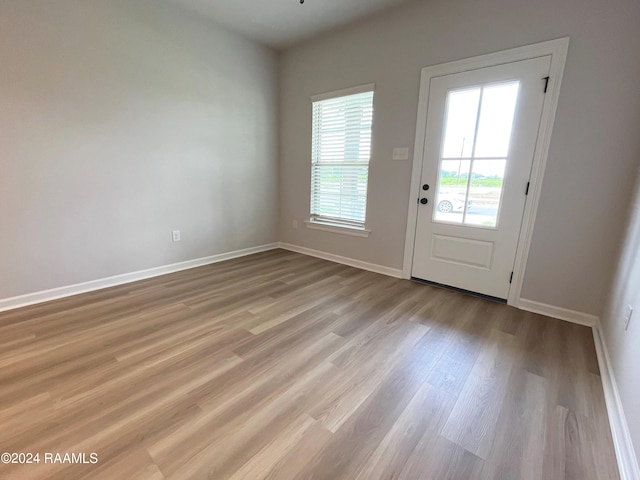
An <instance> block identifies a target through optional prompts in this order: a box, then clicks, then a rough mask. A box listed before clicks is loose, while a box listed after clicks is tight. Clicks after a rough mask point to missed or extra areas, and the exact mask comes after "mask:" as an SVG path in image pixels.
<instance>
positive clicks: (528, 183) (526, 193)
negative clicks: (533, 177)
mask: <svg viewBox="0 0 640 480" xmlns="http://www.w3.org/2000/svg"><path fill="white" fill-rule="evenodd" d="M530 184H531V182H527V189H526V190H525V191H524V194H525V195H529V185H530Z"/></svg>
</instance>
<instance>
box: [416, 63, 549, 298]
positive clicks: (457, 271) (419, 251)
mask: <svg viewBox="0 0 640 480" xmlns="http://www.w3.org/2000/svg"><path fill="white" fill-rule="evenodd" d="M550 65H551V56H550V55H549V56H542V57H538V58H534V59H531V60H523V61H518V62H513V63H506V64H503V65H498V66H493V67H487V68H481V69H477V70H471V71H468V72H463V73H456V74H452V75H444V76H440V77H435V78H433V79H432V80H431V82H430V86H429V105H428V109H427V112H428V113H427V121H426V132H425V145H424V156H423V158H422V175H421V184H420V199H419V201H420V204H419V206H418V217H417V223H416V235H415V243H414V252H413V265H412V272H411V274H412V276H413V277H416V278H421V279H424V280H429V281H432V282H436V283H440V284H444V285H449V286H453V287H457V288H461V289H464V290H470V291H473V292H477V293H481V294H484V295H489V296H491V297H497V298H501V299H506V298H507V297H508V294H509V286H510V282H511V277H512V272H513V266H514V261H515V256H516V250H517V246H518V236H519V232H520V226H521V224H522V218H523V214H524V207H525V202H526V198H527V197H526V195H527V192H528V182H529V176H530V174H531V166H532V162H533V157H534V151H535V147H536V139H537V135H538V128H539V124H540V118H541V114H542V106H543V102H544V94H545V93H544V92H545V89H546V86H545V82H546V80H548V75H549V69H550ZM545 77H546V80H545Z"/></svg>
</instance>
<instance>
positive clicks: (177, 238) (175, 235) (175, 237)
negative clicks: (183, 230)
mask: <svg viewBox="0 0 640 480" xmlns="http://www.w3.org/2000/svg"><path fill="white" fill-rule="evenodd" d="M171 237H172V238H173V241H174V242H179V241H180V240H181V238H180V230H174V231H173V232H171Z"/></svg>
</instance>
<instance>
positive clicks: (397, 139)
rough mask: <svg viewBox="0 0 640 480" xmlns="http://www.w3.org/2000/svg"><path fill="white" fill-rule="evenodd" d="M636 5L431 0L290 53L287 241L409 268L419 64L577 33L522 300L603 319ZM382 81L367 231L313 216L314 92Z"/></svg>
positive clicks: (283, 225) (285, 72) (634, 148)
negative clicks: (309, 224)
mask: <svg viewBox="0 0 640 480" xmlns="http://www.w3.org/2000/svg"><path fill="white" fill-rule="evenodd" d="M639 18H640V3H639V2H637V0H614V1H612V2H602V1H601V0H562V1H557V0H540V1H535V2H532V1H530V0H484V1H482V2H478V1H475V0H473V1H472V0H429V1H423V2H413V3H410V4H407V5H406V6H404V7H400V8H399V9H397V10H394V11H390V12H386V13H385V14H383V15H377V16H374V17H371V18H369V19H367V20H365V21H362V22H360V23H358V24H356V25H355V26H352V27H350V28H348V29H341V30H337V31H334V32H332V33H331V34H328V35H325V36H323V37H321V38H318V39H315V40H312V41H309V42H307V43H305V44H302V45H299V46H297V47H294V48H292V49H290V50H287V51H286V52H285V53H284V54H283V56H282V60H281V80H280V94H281V97H280V98H281V100H280V102H281V103H280V105H281V107H280V108H281V131H280V145H281V163H280V237H281V240H283V241H285V242H288V243H292V244H296V245H301V246H305V247H309V248H314V249H318V250H323V251H327V252H331V253H334V254H338V255H343V256H347V257H352V258H356V259H360V260H364V261H367V262H372V263H376V264H380V265H385V266H389V267H394V268H401V266H402V259H403V250H404V235H405V228H406V215H407V205H408V192H409V184H410V175H411V162H404V163H402V162H397V161H396V162H394V161H392V160H391V153H392V149H393V147H396V146H408V147H411V148H413V142H414V137H415V122H416V112H417V103H418V90H419V77H420V69H421V67H424V66H427V65H434V64H438V63H443V62H448V61H452V60H457V59H462V58H467V57H471V56H475V55H480V54H484V53H489V52H494V51H499V50H504V49H508V48H512V47H517V46H521V45H527V44H531V43H536V42H540V41H544V40H550V39H554V38H559V37H564V36H570V37H571V46H570V48H569V56H568V61H567V65H566V70H565V77H564V83H563V87H562V92H561V95H560V102H559V106H558V112H557V117H556V125H555V130H554V134H553V139H552V143H551V150H550V154H549V161H548V164H547V170H546V176H545V180H544V184H543V190H542V200H541V203H540V208H539V213H538V217H537V220H536V230H535V234H534V237H533V243H532V248H531V254H530V258H529V264H528V267H527V273H526V277H525V281H524V287H523V291H522V296H523V298H527V299H530V300H534V301H538V302H543V303H547V304H551V305H555V306H559V307H564V308H569V309H574V310H578V311H581V312H585V313H591V314H596V315H599V314H600V313H601V311H602V307H603V304H604V300H605V295H606V290H607V285H608V282H609V280H610V279H611V278H612V274H613V265H614V263H615V255H616V250H617V245H618V241H619V238H620V237H621V235H622V230H623V226H624V217H625V215H624V212H625V206H626V205H627V204H628V202H629V198H630V195H631V190H632V183H633V175H630V174H629V172H632V171H634V168H635V165H636V162H637V152H638V149H639V146H640V137H639V136H638V134H637V126H638V124H640V96H638V95H637V94H636V93H635V92H636V91H637V82H638V79H640V63H639V62H638V61H637V55H638V51H639V49H640V28H638V19H639ZM370 82H375V83H376V99H375V108H376V110H375V120H374V122H375V125H374V132H373V153H372V160H371V170H370V185H369V204H368V222H367V223H368V227H370V228H371V230H372V234H371V236H370V237H369V238H368V239H363V238H355V237H347V236H343V235H337V234H333V233H328V232H319V231H316V230H309V229H306V228H304V226H303V225H301V226H300V227H299V228H298V229H297V230H294V229H293V228H292V219H297V220H298V221H301V220H305V219H307V218H308V211H309V210H308V206H309V175H310V150H311V147H310V141H311V139H310V118H311V109H310V100H309V97H310V95H312V94H316V93H322V92H327V91H331V90H336V89H340V88H344V87H348V86H352V85H359V84H364V83H370Z"/></svg>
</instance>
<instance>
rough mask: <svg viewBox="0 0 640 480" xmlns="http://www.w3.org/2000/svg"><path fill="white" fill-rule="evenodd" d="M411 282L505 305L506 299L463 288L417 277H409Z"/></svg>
mask: <svg viewBox="0 0 640 480" xmlns="http://www.w3.org/2000/svg"><path fill="white" fill-rule="evenodd" d="M411 280H413V281H414V282H418V283H424V284H426V285H432V286H434V287H440V288H446V289H447V290H453V291H455V292H460V293H464V294H466V295H471V296H473V297H478V298H484V299H485V300H489V301H491V302H497V303H504V304H506V303H507V299H506V298H498V297H492V296H491V295H485V294H483V293H478V292H472V291H471V290H465V289H464V288H458V287H452V286H451V285H444V284H443V283H438V282H432V281H431V280H424V279H422V278H418V277H411Z"/></svg>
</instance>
